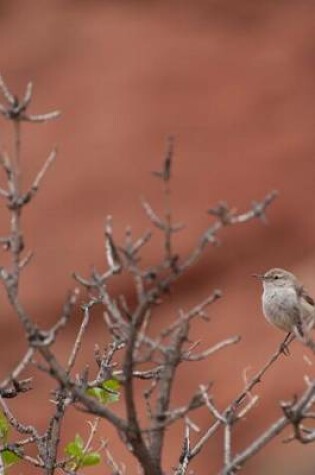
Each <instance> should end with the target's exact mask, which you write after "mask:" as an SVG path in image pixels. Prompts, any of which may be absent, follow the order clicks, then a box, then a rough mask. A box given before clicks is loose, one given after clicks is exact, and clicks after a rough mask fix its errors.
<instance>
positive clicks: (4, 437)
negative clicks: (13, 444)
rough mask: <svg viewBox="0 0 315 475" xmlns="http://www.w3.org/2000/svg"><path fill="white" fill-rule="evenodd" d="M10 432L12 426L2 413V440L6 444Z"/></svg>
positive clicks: (0, 420) (0, 429)
mask: <svg viewBox="0 0 315 475" xmlns="http://www.w3.org/2000/svg"><path fill="white" fill-rule="evenodd" d="M9 431H10V426H9V423H8V421H7V418H6V417H5V415H4V414H3V413H2V412H0V440H1V442H2V443H3V442H6V441H7V438H8V434H9Z"/></svg>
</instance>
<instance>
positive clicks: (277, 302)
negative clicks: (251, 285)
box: [254, 269, 315, 339]
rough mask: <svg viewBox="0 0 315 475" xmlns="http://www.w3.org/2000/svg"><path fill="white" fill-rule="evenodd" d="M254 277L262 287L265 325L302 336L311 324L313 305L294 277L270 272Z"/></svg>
mask: <svg viewBox="0 0 315 475" xmlns="http://www.w3.org/2000/svg"><path fill="white" fill-rule="evenodd" d="M254 276H255V277H258V278H259V279H260V280H261V281H262V284H263V288H264V291H263V294H262V307H263V312H264V315H265V317H266V319H267V320H268V322H269V323H271V324H272V325H275V326H276V327H278V328H280V329H281V330H284V331H286V332H288V333H293V334H294V335H295V336H296V337H298V338H299V339H301V338H302V339H303V338H304V337H306V336H307V333H308V332H309V331H310V330H311V328H312V327H313V326H314V323H315V302H314V300H313V299H312V298H311V297H310V296H309V295H308V293H307V292H306V290H305V289H304V288H303V286H302V284H300V282H299V281H298V280H297V278H296V277H295V275H294V274H292V273H291V272H288V271H286V270H283V269H271V270H269V271H268V272H266V273H265V274H254Z"/></svg>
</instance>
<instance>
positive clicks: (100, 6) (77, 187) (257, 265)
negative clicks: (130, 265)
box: [0, 0, 315, 475]
mask: <svg viewBox="0 0 315 475" xmlns="http://www.w3.org/2000/svg"><path fill="white" fill-rule="evenodd" d="M314 20H315V4H314V2H310V1H308V0H304V1H303V0H301V1H300V2H291V1H281V0H278V1H276V0H273V1H272V0H270V1H264V2H258V1H256V2H253V1H250V0H240V1H237V2H233V1H228V0H221V1H219V0H217V1H214V0H211V1H202V0H198V1H197V0H195V1H194V2H189V1H184V0H182V1H179V0H177V1H176V0H173V1H162V0H160V1H159V2H156V1H148V0H147V1H140V0H139V1H136V0H135V1H117V0H116V1H97V0H90V1H89V2H87V1H79V0H76V1H74V0H72V1H71V0H68V1H67V2H65V1H62V0H54V1H51V0H41V1H36V0H28V2H25V1H22V0H15V1H14V2H13V1H9V0H1V2H0V25H1V28H0V41H1V45H2V47H1V53H0V59H1V61H0V65H1V73H2V74H3V76H4V78H5V80H6V81H7V83H8V84H9V85H10V87H11V88H12V89H13V90H14V91H16V92H17V93H18V94H21V93H22V92H23V90H24V87H25V85H26V83H27V82H28V81H29V80H30V79H31V80H34V83H35V94H34V101H33V107H32V112H34V113H36V112H46V111H49V110H53V109H55V108H58V109H60V110H61V111H62V117H61V118H60V119H59V120H58V121H55V122H51V123H48V124H44V125H38V126H34V125H30V124H26V125H25V126H24V129H23V168H24V172H23V180H24V184H25V186H26V185H27V184H29V183H30V182H31V179H32V177H33V176H34V174H35V173H36V171H37V170H38V168H39V167H40V166H41V163H42V162H43V160H44V158H45V157H46V156H47V155H48V153H49V151H50V148H51V147H52V146H53V145H55V144H58V146H59V156H58V160H57V163H56V164H55V165H54V167H53V168H52V169H51V170H50V173H49V175H48V176H47V177H46V180H45V184H44V186H43V188H42V189H41V190H40V192H39V195H38V197H37V199H36V200H35V201H34V203H33V204H32V205H31V206H30V207H29V208H27V210H26V212H25V217H24V226H25V232H26V239H27V240H26V243H27V245H28V248H30V249H32V250H34V251H35V258H34V260H33V262H32V263H31V265H30V266H29V267H28V269H27V270H26V271H25V273H24V276H23V280H22V295H23V301H24V303H25V305H26V307H27V308H28V310H29V311H30V312H32V314H33V315H34V316H35V318H36V319H37V320H38V321H39V322H40V323H41V324H42V325H43V326H45V324H46V325H47V324H48V321H49V320H50V321H53V319H54V318H56V315H58V312H59V311H60V308H61V306H62V302H63V300H64V297H65V294H66V291H67V289H69V288H71V287H73V285H74V283H73V281H72V279H71V273H72V272H73V271H74V270H75V271H78V272H79V273H81V274H83V275H87V274H88V272H89V270H90V268H91V265H92V264H96V265H97V266H98V268H100V269H101V268H104V267H105V265H106V264H105V258H104V252H103V226H104V220H105V216H106V215H108V214H110V215H112V216H113V225H114V232H115V235H116V236H117V238H119V239H121V238H122V237H123V232H124V229H125V228H126V226H127V225H130V226H131V227H132V229H133V231H134V233H135V234H136V235H139V234H140V233H142V232H143V231H145V230H146V229H148V228H149V223H148V222H147V220H146V218H145V217H144V214H143V211H142V209H141V206H140V197H141V196H145V197H146V198H147V199H148V200H149V201H150V202H151V203H152V205H153V206H154V207H155V208H156V209H157V210H159V211H161V210H162V204H163V202H162V195H161V190H160V187H159V184H158V182H157V180H156V179H154V178H153V177H152V176H151V174H150V172H151V171H152V170H154V169H157V168H159V166H160V161H161V159H162V157H163V153H164V150H165V139H166V137H167V136H168V135H169V134H173V135H174V136H175V137H176V153H175V169H174V180H173V185H172V189H173V192H172V204H173V209H174V215H175V216H176V217H177V219H178V220H179V221H181V222H184V223H186V224H187V227H186V229H185V230H184V231H183V232H182V234H181V235H180V237H179V238H178V239H177V246H178V251H179V253H180V254H181V255H184V254H185V253H188V252H189V250H190V249H191V248H192V246H193V245H194V244H195V243H196V240H197V238H198V236H199V234H200V232H202V230H203V229H205V227H206V226H207V224H208V222H209V217H208V216H207V214H206V212H205V211H206V209H207V208H209V207H210V206H211V205H213V204H215V203H216V202H217V201H218V200H226V201H228V202H229V203H230V204H233V205H235V206H236V207H237V208H238V210H243V209H246V208H247V207H248V206H250V204H251V202H252V201H253V200H255V199H257V200H258V199H261V198H262V197H263V196H264V195H265V194H266V193H267V192H269V191H270V190H272V189H277V190H279V193H280V196H279V198H278V199H277V201H276V202H275V203H274V205H273V206H272V208H270V210H269V213H268V214H269V217H270V220H269V225H267V226H263V225H261V224H260V223H259V222H252V223H250V224H246V225H244V226H242V227H238V228H232V229H228V230H226V231H225V232H224V233H223V236H222V245H221V246H220V247H219V248H215V249H213V248H212V249H210V250H209V251H208V252H207V253H206V254H205V256H204V258H203V260H202V261H201V262H200V263H199V264H198V265H197V266H196V267H195V268H194V269H192V270H191V271H190V272H189V274H188V275H187V276H186V277H185V278H183V279H181V280H180V281H179V282H178V284H177V285H176V288H175V290H174V292H173V293H172V295H171V296H170V297H169V298H168V299H167V302H166V305H165V307H162V309H161V310H160V311H159V314H158V316H157V318H158V323H157V324H161V325H162V324H163V323H165V322H167V321H169V320H170V319H171V318H172V316H173V315H174V312H175V311H176V309H178V308H183V309H189V308H190V307H191V306H193V305H194V304H196V303H198V302H199V301H201V300H202V299H203V298H205V297H206V296H207V295H208V294H209V293H210V292H211V291H212V290H213V289H214V288H217V287H219V288H221V289H222V290H223V292H224V299H222V300H221V301H220V302H218V303H216V304H215V306H213V307H212V308H211V310H210V316H211V322H210V323H209V324H205V323H198V324H196V326H195V330H194V336H195V337H196V338H197V339H199V338H200V339H202V345H201V346H202V348H205V347H206V346H207V345H209V344H211V343H214V342H216V341H218V340H219V339H223V338H225V337H228V336H230V335H234V334H240V335H241V336H242V341H241V343H240V344H239V345H238V346H234V347H232V348H228V349H226V350H225V351H223V352H222V353H218V354H217V355H215V356H214V357H213V358H212V359H210V360H209V361H208V362H206V363H203V364H196V365H195V366H193V367H189V368H187V370H186V371H185V370H182V373H181V379H180V384H177V386H176V390H175V393H174V405H175V404H180V403H183V402H184V401H185V400H187V398H188V397H189V395H191V394H192V392H193V391H194V389H195V388H196V386H197V385H198V384H200V383H202V382H207V381H213V382H214V386H213V394H214V398H215V401H216V402H217V405H218V407H219V408H224V406H225V404H226V403H227V402H228V401H229V400H230V399H231V397H233V395H235V394H236V393H237V391H239V390H240V389H241V387H242V385H243V380H242V372H243V370H244V368H248V367H249V368H250V369H249V374H251V372H253V371H255V370H257V369H258V368H259V367H260V366H261V365H262V364H263V362H264V361H265V360H266V359H267V358H268V356H269V355H270V354H271V352H272V351H273V350H274V349H275V347H276V345H277V344H278V342H279V341H280V339H281V338H282V335H281V334H280V333H279V332H277V331H276V330H274V329H273V328H271V327H270V326H268V324H267V323H266V322H265V320H264V319H263V317H262V312H261V308H260V289H259V286H258V285H257V282H255V281H254V280H253V279H252V278H251V277H250V275H251V273H252V272H259V271H263V270H266V269H268V268H269V267H275V266H281V267H285V268H287V269H289V270H292V271H293V272H295V273H297V274H298V276H299V277H300V279H301V280H302V281H304V283H305V284H306V286H307V288H308V289H309V291H310V292H311V293H313V295H315V282H314V277H315V268H314V263H315V253H314V242H315V235H314V232H315V219H314V200H315V198H314V196H315V193H314V192H315V162H314V150H315V145H314V129H315V113H314V111H315V94H314V84H315V60H314V51H315V33H314ZM0 134H1V135H0V139H1V142H2V146H5V147H8V148H9V147H10V142H9V137H10V135H9V132H8V128H7V125H5V124H3V122H2V125H1V126H0ZM1 223H2V224H1V233H2V234H5V233H6V232H7V229H8V224H7V215H6V214H5V213H2V214H1ZM147 254H148V260H150V262H152V263H154V262H156V260H157V259H159V257H160V256H161V246H160V245H159V241H158V239H154V240H153V243H152V245H151V247H150V251H148V252H147ZM121 290H122V291H124V292H126V293H127V295H128V293H129V292H131V289H129V288H128V286H127V284H126V282H123V283H122V284H121ZM1 308H2V311H1V314H2V318H1V322H2V323H1V351H2V353H1V354H2V355H5V356H4V357H2V358H1V359H0V361H1V374H2V375H5V374H6V373H7V371H8V370H10V369H11V368H12V367H13V365H14V364H15V363H16V362H17V361H18V359H19V357H20V356H21V354H22V351H23V348H24V343H23V337H22V333H21V332H20V330H19V329H18V328H15V326H13V323H12V322H13V321H15V320H13V319H14V318H15V317H14V316H13V315H12V314H11V312H10V311H9V309H8V308H7V304H6V303H5V298H4V294H3V293H1ZM75 319H76V321H75V322H74V323H73V325H72V326H71V327H70V328H69V329H68V330H67V332H66V335H65V336H64V337H63V340H62V342H61V343H60V345H59V350H58V351H59V354H60V358H65V357H66V356H67V354H68V351H69V345H70V344H71V342H73V339H74V335H75V332H74V330H75V328H77V326H78V323H79V319H80V314H79V313H78V315H76V317H75ZM96 335H97V336H96ZM106 338H107V335H106V332H105V329H104V328H103V324H102V322H101V318H100V316H99V315H96V316H95V319H94V321H93V322H92V325H91V328H90V330H89V332H88V334H87V337H86V341H87V350H86V353H85V355H84V357H83V360H84V361H90V362H91V361H92V354H91V353H92V349H93V345H94V343H95V342H98V343H100V344H103V345H104V344H106V341H107V339H106ZM305 354H307V355H308V356H309V357H310V356H311V355H309V354H308V352H307V351H306V350H304V349H303V348H301V347H300V346H299V345H298V344H296V343H295V344H294V346H292V352H291V356H290V357H289V358H285V357H283V358H282V359H281V361H280V362H279V363H277V365H276V366H274V367H273V368H272V369H271V370H270V372H269V373H268V374H267V376H266V378H265V379H264V382H263V384H262V385H261V386H259V387H256V389H255V393H257V394H259V395H260V396H261V400H260V403H259V405H258V407H256V408H255V409H253V411H252V412H251V413H250V414H249V415H248V420H246V421H243V422H241V423H240V424H239V425H238V426H236V428H235V434H234V444H235V445H234V447H233V449H234V450H240V449H241V448H242V447H244V446H245V444H246V443H248V442H249V441H250V440H251V439H252V438H253V437H254V436H255V435H257V434H258V433H260V431H262V430H263V429H264V428H266V427H267V426H268V425H269V424H270V423H271V421H272V420H273V419H274V418H275V417H277V416H280V415H281V411H280V408H279V404H278V402H279V400H281V399H290V398H291V397H292V396H293V394H295V393H298V392H299V391H301V390H302V389H303V387H304V380H303V377H304V375H305V374H308V375H312V374H313V368H312V366H309V365H308V364H306V362H305V359H304V355H305ZM46 385H47V380H45V381H42V379H41V378H38V380H37V379H36V378H35V381H34V386H35V387H37V386H39V394H40V398H38V399H37V400H36V401H35V402H34V397H35V392H34V394H33V393H29V394H27V395H26V396H24V398H20V399H19V400H16V401H13V403H12V407H13V408H14V410H15V411H16V412H15V413H16V414H18V415H19V417H20V418H21V421H24V422H25V423H30V422H33V423H34V421H35V422H36V423H37V424H39V426H40V427H41V428H44V427H45V422H46V420H47V407H48V409H49V410H51V408H49V403H47V386H46ZM139 396H140V393H139ZM26 408H27V410H25V409H26ZM117 410H120V408H119V407H118V406H117ZM210 419H211V418H210V416H206V417H205V416H202V415H201V414H198V413H196V415H195V418H194V420H195V421H196V422H198V423H200V425H201V427H207V424H209V422H210ZM82 420H84V418H82V415H80V414H77V413H75V412H74V411H71V418H70V416H69V419H67V424H66V426H65V436H64V441H66V440H69V439H70V438H71V437H72V436H73V434H74V433H75V432H76V431H80V433H81V434H82V435H84V433H87V432H88V427H87V426H85V425H83V424H82ZM182 433H183V430H182V426H181V425H180V424H178V425H177V426H176V428H175V430H171V431H170V432H169V435H168V441H167V447H166V451H165V460H166V464H165V469H166V470H168V473H170V469H171V467H172V466H174V465H175V464H176V462H177V458H176V456H177V454H178V453H179V450H180V447H181V443H182V439H181V437H182ZM102 436H103V437H104V438H106V439H109V443H110V449H111V451H112V452H113V454H114V456H115V457H116V458H117V459H119V460H122V461H124V462H125V463H127V467H128V468H127V473H128V474H129V473H130V474H133V473H137V472H136V468H135V466H134V465H131V463H132V459H131V458H130V456H129V455H128V454H127V453H126V451H125V450H122V449H121V445H120V442H119V440H118V438H117V436H116V435H115V434H114V432H113V431H112V430H111V429H110V428H109V427H108V426H107V425H106V424H104V425H103V426H102ZM282 439H283V437H282V436H280V437H279V438H278V440H277V441H276V442H273V443H272V444H271V445H270V446H269V447H268V448H267V449H266V450H265V451H264V452H262V453H261V454H259V455H257V456H256V457H255V458H254V459H253V460H252V461H251V462H250V463H248V465H247V466H246V468H245V469H244V471H243V472H242V473H245V474H253V473H255V474H261V475H265V474H270V473H286V474H297V473H299V474H305V475H306V474H313V473H314V467H315V458H314V448H313V447H312V446H306V447H304V446H301V445H298V444H297V443H294V442H293V443H291V445H290V446H287V445H283V444H282V443H281V440H282ZM221 449H222V434H220V435H218V436H217V437H216V438H215V440H213V441H211V442H209V444H208V445H207V446H206V447H205V448H204V450H203V452H202V453H201V455H200V457H198V460H196V461H195V463H194V464H193V465H192V467H193V468H194V469H195V471H196V473H198V474H200V475H204V474H209V473H211V474H212V473H216V471H217V470H218V468H219V467H220V463H221V458H220V457H221V456H222V453H221ZM19 470H20V469H18V471H17V473H20V472H19ZM86 472H87V473H88V470H86ZM23 473H25V474H26V473H33V471H32V470H30V471H29V472H27V471H26V469H25V470H24V469H23ZM89 473H95V474H97V473H104V470H103V469H96V468H91V469H90V471H89Z"/></svg>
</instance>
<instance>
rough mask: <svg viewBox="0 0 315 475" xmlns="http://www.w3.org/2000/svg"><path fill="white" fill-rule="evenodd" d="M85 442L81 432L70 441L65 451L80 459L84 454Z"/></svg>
mask: <svg viewBox="0 0 315 475" xmlns="http://www.w3.org/2000/svg"><path fill="white" fill-rule="evenodd" d="M83 448H84V442H83V439H82V437H81V436H80V435H79V434H76V436H75V438H74V440H73V441H72V442H69V443H68V444H67V445H66V447H65V452H66V454H67V455H69V456H70V457H74V458H75V459H79V458H81V457H82V455H83Z"/></svg>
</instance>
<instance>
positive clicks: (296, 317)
mask: <svg viewBox="0 0 315 475" xmlns="http://www.w3.org/2000/svg"><path fill="white" fill-rule="evenodd" d="M293 311H294V314H293V321H294V323H293V329H296V330H297V333H298V336H301V337H302V338H303V337H304V328H303V322H302V316H301V312H300V308H299V306H298V305H294V307H293ZM294 333H295V332H294Z"/></svg>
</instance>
